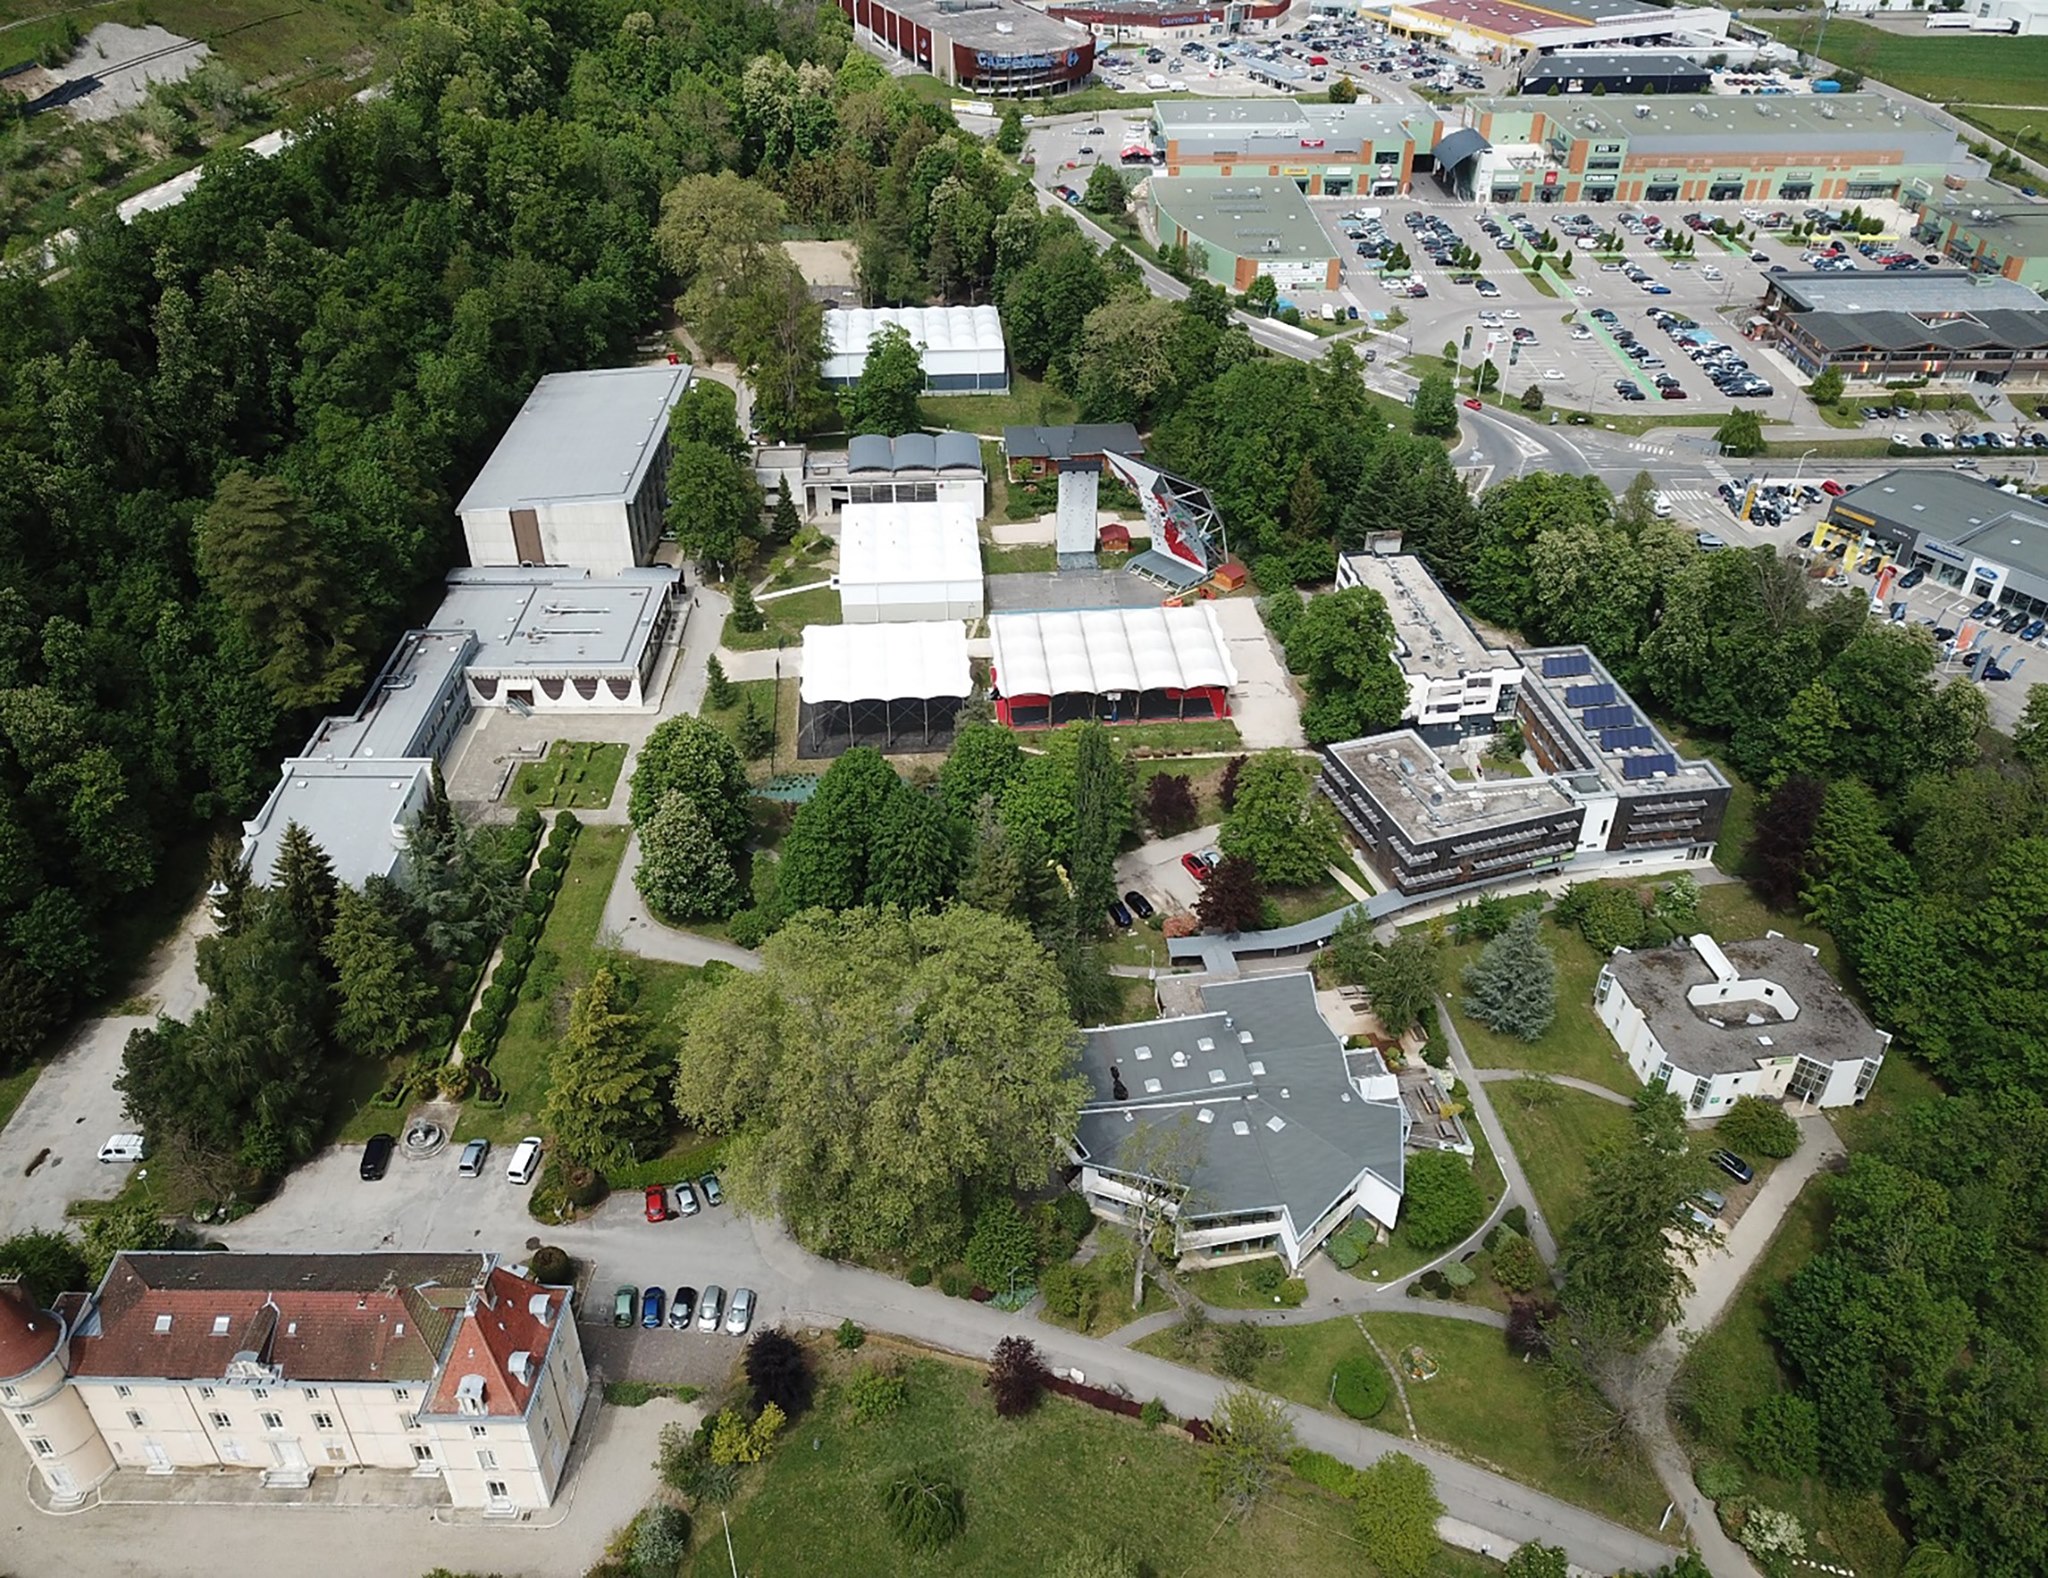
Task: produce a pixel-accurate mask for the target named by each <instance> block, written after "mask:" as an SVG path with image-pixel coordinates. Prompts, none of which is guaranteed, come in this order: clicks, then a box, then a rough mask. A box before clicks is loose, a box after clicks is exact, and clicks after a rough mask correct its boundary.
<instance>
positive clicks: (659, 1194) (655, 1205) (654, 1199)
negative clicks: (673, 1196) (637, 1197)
mask: <svg viewBox="0 0 2048 1578" xmlns="http://www.w3.org/2000/svg"><path fill="white" fill-rule="evenodd" d="M647 1220H648V1221H650V1222H666V1221H667V1220H668V1191H667V1190H666V1189H664V1188H662V1186H661V1185H660V1184H649V1185H648V1186H647Z"/></svg>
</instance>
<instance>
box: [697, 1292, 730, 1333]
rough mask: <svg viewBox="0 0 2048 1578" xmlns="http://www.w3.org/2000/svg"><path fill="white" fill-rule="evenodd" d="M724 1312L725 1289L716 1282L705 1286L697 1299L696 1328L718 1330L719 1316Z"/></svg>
mask: <svg viewBox="0 0 2048 1578" xmlns="http://www.w3.org/2000/svg"><path fill="white" fill-rule="evenodd" d="M724 1313H725V1289H724V1288H722V1287H720V1286H719V1285H718V1284H717V1283H716V1282H714V1283H712V1284H711V1286H710V1287H708V1288H706V1289H705V1290H704V1292H703V1295H702V1296H701V1297H700V1298H699V1299H698V1300H697V1330H699V1331H716V1330H718V1321H719V1317H720V1316H722V1315H723V1314H724Z"/></svg>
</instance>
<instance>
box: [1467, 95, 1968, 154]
mask: <svg viewBox="0 0 2048 1578" xmlns="http://www.w3.org/2000/svg"><path fill="white" fill-rule="evenodd" d="M1531 107H1532V106H1531V105H1530V103H1529V101H1528V100H1527V99H1526V98H1523V99H1512V98H1486V99H1468V100H1466V102H1465V109H1466V113H1467V114H1468V115H1469V116H1473V117H1477V116H1479V115H1482V114H1484V113H1486V112H1488V111H1493V110H1498V111H1505V112H1508V113H1514V112H1516V111H1518V110H1519V111H1520V113H1522V114H1524V115H1526V114H1528V113H1529V111H1530V109H1531ZM1893 109H1894V105H1893V104H1892V101H1891V100H1889V99H1887V98H1884V97H1882V96H1880V95H1878V94H1875V93H1828V94H1804V93H1796V94H1783V95H1775V94H1774V95H1771V96H1769V97H1765V98H1746V99H1745V98H1702V97H1699V96H1697V95H1693V94H1676V95H1671V94H1665V95H1658V94H1643V95H1640V96H1639V95H1636V94H1627V93H1623V94H1609V95H1607V96H1606V97H1604V98H1600V99H1597V100H1596V99H1591V98H1574V99H1571V100H1570V101H1568V102H1564V103H1561V104H1560V105H1559V106H1558V108H1557V109H1556V110H1555V111H1554V112H1550V115H1551V119H1552V121H1553V122H1554V123H1555V124H1556V125H1558V126H1560V127H1562V128H1564V130H1565V131H1566V132H1568V133H1569V134H1570V135H1571V136H1573V137H1601V138H1604V137H1618V138H1625V139H1626V140H1627V141H1628V143H1629V147H1630V151H1631V152H1641V153H1649V152H1655V151H1657V150H1658V149H1659V148H1670V147H1673V146H1675V145H1678V144H1684V143H1694V142H1697V143H1698V144H1700V145H1702V146H1704V147H1708V148H1722V149H1728V150H1730V151H1731V152H1732V151H1739V150H1744V149H1755V150H1771V151H1781V150H1783V149H1786V148H1815V149H1831V150H1841V149H1849V148H1883V149H1894V148H1897V149H1903V150H1908V151H1909V157H1908V159H1907V163H1909V164H1910V163H1917V162H1921V161H1922V160H1923V159H1927V158H1931V157H1934V156H1936V155H1937V154H1938V153H1939V151H1940V149H1942V148H1949V149H1953V148H1954V147H1955V145H1956V137H1955V133H1953V132H1951V131H1949V130H1948V129H1947V128H1946V127H1944V126H1942V125H1940V124H1939V123H1938V122H1936V121H1935V120H1933V119H1932V118H1931V117H1929V116H1927V115H1925V114H1923V113H1922V112H1921V111H1919V110H1915V109H1909V108H1905V107H1903V106H1900V107H1897V110H1898V113H1897V115H1896V117H1895V116H1894V114H1893Z"/></svg>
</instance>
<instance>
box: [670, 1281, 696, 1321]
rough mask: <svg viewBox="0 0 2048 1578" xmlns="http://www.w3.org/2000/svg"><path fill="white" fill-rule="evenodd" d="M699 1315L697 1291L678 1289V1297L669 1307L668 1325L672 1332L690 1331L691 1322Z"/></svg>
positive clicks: (685, 1288)
mask: <svg viewBox="0 0 2048 1578" xmlns="http://www.w3.org/2000/svg"><path fill="white" fill-rule="evenodd" d="M696 1314H697V1290H696V1289H695V1288H691V1287H682V1288H677V1289H676V1296H675V1298H674V1300H673V1301H672V1302H671V1303H670V1304H669V1307H668V1324H669V1329H670V1330H672V1331H688V1330H689V1329H690V1322H691V1321H692V1320H693V1319H695V1318H696Z"/></svg>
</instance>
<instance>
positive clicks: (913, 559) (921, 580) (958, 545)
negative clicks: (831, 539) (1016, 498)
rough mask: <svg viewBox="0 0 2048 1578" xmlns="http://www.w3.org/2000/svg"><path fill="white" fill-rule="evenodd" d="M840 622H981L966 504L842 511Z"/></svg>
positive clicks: (977, 560) (977, 557)
mask: <svg viewBox="0 0 2048 1578" xmlns="http://www.w3.org/2000/svg"><path fill="white" fill-rule="evenodd" d="M837 581H838V586H839V606H840V618H842V619H843V620H845V621H846V622H847V623H848V624H875V623H878V622H899V623H900V622H902V621H905V620H920V619H979V618H980V617H981V615H982V613H983V611H984V608H983V602H982V588H981V540H980V538H979V536H978V535H977V533H976V526H975V511H974V507H973V506H972V505H971V504H967V503H964V502H961V501H958V500H952V499H940V500H938V501H936V502H930V503H917V504H848V505H847V506H846V507H845V508H844V509H843V510H842V511H841V512H840V516H839V574H838V576H837Z"/></svg>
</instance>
